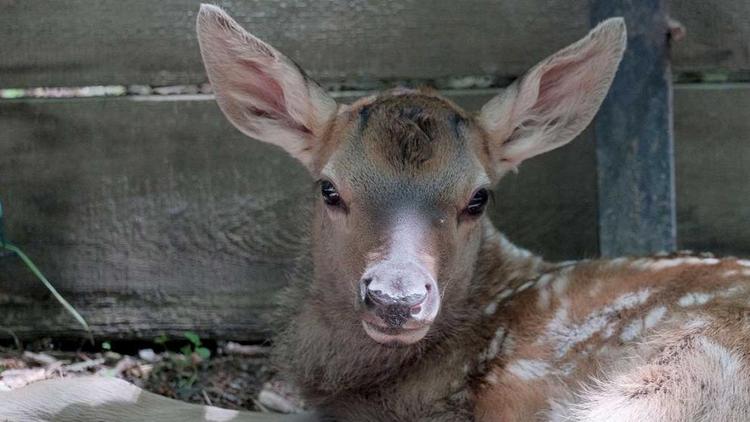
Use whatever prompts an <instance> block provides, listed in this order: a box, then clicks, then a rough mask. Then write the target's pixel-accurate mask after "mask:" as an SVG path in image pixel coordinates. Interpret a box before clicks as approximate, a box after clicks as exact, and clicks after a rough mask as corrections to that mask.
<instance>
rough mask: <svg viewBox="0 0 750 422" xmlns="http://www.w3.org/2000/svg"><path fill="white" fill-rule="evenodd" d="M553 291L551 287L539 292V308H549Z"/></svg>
mask: <svg viewBox="0 0 750 422" xmlns="http://www.w3.org/2000/svg"><path fill="white" fill-rule="evenodd" d="M551 295H552V294H551V293H550V291H549V289H543V290H542V291H540V292H539V299H538V300H537V302H536V305H537V307H538V308H539V309H542V310H544V309H547V308H549V305H550V301H551V299H552V298H551Z"/></svg>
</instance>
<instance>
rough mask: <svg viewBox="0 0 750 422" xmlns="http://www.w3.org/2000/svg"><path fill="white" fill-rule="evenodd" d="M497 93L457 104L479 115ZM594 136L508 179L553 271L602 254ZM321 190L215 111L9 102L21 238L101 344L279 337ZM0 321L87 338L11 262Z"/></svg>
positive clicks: (168, 104)
mask: <svg viewBox="0 0 750 422" xmlns="http://www.w3.org/2000/svg"><path fill="white" fill-rule="evenodd" d="M493 94H494V92H485V93H480V94H476V93H465V94H460V93H459V94H456V95H453V98H454V99H455V100H456V101H457V102H458V103H459V104H462V105H464V106H465V107H466V108H468V109H474V110H475V109H478V108H479V107H480V106H481V105H482V104H483V103H484V101H486V100H487V99H489V98H490V97H491V95H493ZM343 100H348V99H346V98H344V99H343ZM582 138H583V139H580V140H579V142H576V143H574V144H573V145H571V146H569V147H567V148H564V149H560V150H559V151H555V152H553V153H550V154H547V155H546V156H544V157H542V158H540V159H538V160H534V161H531V162H529V163H527V164H525V165H524V166H523V168H522V170H521V172H520V174H518V175H511V176H509V177H508V179H507V180H505V181H504V182H503V183H502V185H501V187H500V188H499V189H498V192H497V194H496V199H497V201H496V203H495V206H494V208H493V209H492V215H493V218H494V219H495V221H496V222H497V223H498V225H499V226H500V227H502V228H503V229H504V230H505V231H506V232H507V233H508V234H509V235H510V236H511V238H513V239H514V240H517V241H518V242H519V243H521V244H523V245H525V246H527V247H530V248H531V249H533V250H535V251H536V252H542V253H544V254H545V255H547V256H550V257H552V258H572V257H579V256H593V255H596V253H597V249H596V248H597V246H596V245H597V238H596V206H595V205H596V194H595V187H596V179H595V173H594V160H595V156H594V150H593V142H592V141H591V139H590V135H589V134H588V133H586V134H585V135H584V136H582ZM311 188H312V180H311V179H310V178H309V177H308V176H307V175H306V173H305V171H304V170H303V169H302V168H301V166H300V165H298V164H297V163H296V162H294V161H293V160H292V159H291V158H289V157H287V156H286V155H285V153H283V152H282V151H281V150H279V149H277V148H275V147H273V146H268V145H265V144H262V143H260V142H256V141H253V140H249V139H247V138H244V137H243V136H242V135H241V134H240V133H239V132H238V131H236V130H235V129H234V128H232V127H231V126H230V125H229V123H227V122H226V121H225V119H224V118H223V117H222V116H221V114H220V112H219V110H218V108H217V107H216V105H215V103H214V102H213V100H212V99H210V98H209V97H205V96H204V97H199V99H196V98H193V97H188V98H185V97H124V98H99V99H77V100H14V101H3V102H0V197H1V198H2V199H3V202H4V205H5V209H6V218H7V235H8V238H9V239H11V240H12V241H14V242H16V243H18V244H19V245H20V246H21V247H22V248H23V249H24V250H26V251H27V253H28V254H29V255H30V256H31V257H33V259H34V260H35V261H36V262H37V264H38V265H39V267H40V268H42V269H43V271H44V272H45V273H46V274H47V275H48V276H49V278H50V279H51V280H52V282H53V283H54V284H55V285H56V286H57V287H58V288H59V290H60V291H61V292H62V293H63V295H65V296H66V297H67V298H69V299H70V300H71V302H72V303H73V305H74V306H75V307H76V308H77V309H79V310H80V311H81V313H82V314H83V315H84V316H85V317H86V318H87V319H88V321H89V323H90V324H91V325H92V327H93V329H94V331H95V332H96V333H97V334H99V335H103V336H126V337H149V336H152V335H155V334H157V333H159V332H162V331H166V332H171V333H179V332H181V331H183V330H185V329H191V330H194V331H197V332H199V333H201V334H202V335H205V336H211V337H223V338H234V339H239V340H250V339H256V340H257V339H258V338H260V337H262V336H264V335H265V334H267V331H266V329H267V325H266V324H265V323H264V322H263V316H264V315H267V314H268V313H269V311H270V309H271V307H272V303H271V302H272V299H271V298H272V297H273V294H274V293H275V292H277V291H278V290H279V288H281V287H282V286H283V285H284V284H285V278H284V272H285V270H286V269H288V268H289V267H290V266H291V265H292V263H293V258H294V256H296V255H298V254H299V251H300V250H301V248H304V247H305V244H304V242H302V241H301V240H300V239H301V238H302V237H303V233H302V232H301V231H302V230H301V227H303V226H304V224H302V222H303V221H302V220H304V215H305V212H304V210H305V209H306V208H305V204H306V203H307V202H308V201H309V200H310V195H311ZM0 307H1V308H2V309H3V312H2V313H0V326H2V327H7V328H11V329H12V330H14V331H15V332H16V334H18V335H20V336H22V337H28V336H35V335H41V334H45V333H57V334H70V333H73V332H75V331H76V330H77V327H76V324H75V322H74V321H73V320H72V319H71V318H70V317H69V316H68V315H67V314H65V312H64V311H63V310H62V309H61V308H60V306H59V305H58V304H57V303H56V302H55V301H54V300H53V299H51V297H50V295H49V293H48V292H46V290H45V289H44V288H43V287H42V286H41V284H40V283H39V282H38V281H36V280H35V279H34V278H33V277H32V276H31V275H30V274H29V273H28V271H26V270H25V269H24V268H23V267H22V266H21V265H20V263H19V262H18V260H16V259H14V258H8V257H5V258H0Z"/></svg>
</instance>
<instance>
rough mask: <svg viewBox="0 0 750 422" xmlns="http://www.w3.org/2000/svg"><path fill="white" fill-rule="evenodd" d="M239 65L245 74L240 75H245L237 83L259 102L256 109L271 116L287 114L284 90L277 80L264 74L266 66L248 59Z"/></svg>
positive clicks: (241, 61) (240, 61)
mask: <svg viewBox="0 0 750 422" xmlns="http://www.w3.org/2000/svg"><path fill="white" fill-rule="evenodd" d="M238 64H239V65H240V66H242V68H243V69H244V70H245V72H240V73H239V75H243V80H239V81H236V83H237V84H238V85H239V87H240V89H241V90H242V91H244V92H245V93H247V94H249V95H250V96H252V97H253V98H254V99H256V100H257V107H256V108H255V109H257V110H260V111H264V112H266V113H268V114H271V115H284V114H287V109H286V101H285V99H284V90H283V89H282V88H281V85H279V83H278V82H277V81H276V79H274V78H273V77H272V76H270V75H269V74H268V73H266V72H264V67H265V66H263V65H262V64H260V63H258V62H257V61H255V60H247V59H242V60H239V63H238ZM266 108H268V109H266Z"/></svg>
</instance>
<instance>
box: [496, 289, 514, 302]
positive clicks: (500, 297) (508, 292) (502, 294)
mask: <svg viewBox="0 0 750 422" xmlns="http://www.w3.org/2000/svg"><path fill="white" fill-rule="evenodd" d="M512 294H513V289H505V290H503V291H502V292H500V293H499V294H498V295H497V301H498V302H501V301H503V300H505V299H507V298H509V297H510V295H512Z"/></svg>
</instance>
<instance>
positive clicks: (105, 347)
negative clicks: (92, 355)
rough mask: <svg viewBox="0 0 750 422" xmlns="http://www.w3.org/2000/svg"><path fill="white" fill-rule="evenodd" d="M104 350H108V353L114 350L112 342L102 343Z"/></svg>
mask: <svg viewBox="0 0 750 422" xmlns="http://www.w3.org/2000/svg"><path fill="white" fill-rule="evenodd" d="M102 350H106V351H108V352H109V351H110V350H112V344H111V343H110V342H108V341H103V342H102Z"/></svg>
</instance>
